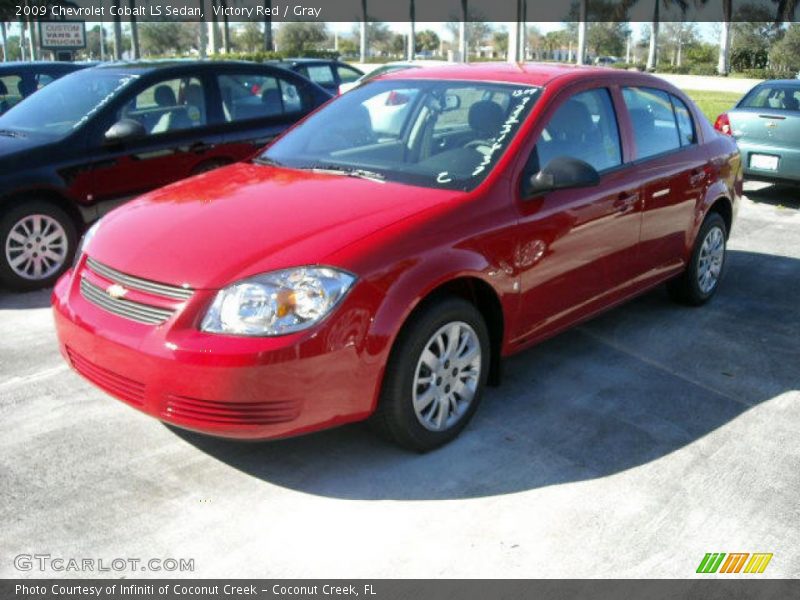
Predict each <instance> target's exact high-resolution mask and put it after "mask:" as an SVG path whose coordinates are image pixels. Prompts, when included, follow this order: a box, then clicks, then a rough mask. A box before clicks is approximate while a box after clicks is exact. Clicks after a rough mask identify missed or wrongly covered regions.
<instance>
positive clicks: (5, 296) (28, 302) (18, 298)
mask: <svg viewBox="0 0 800 600" xmlns="http://www.w3.org/2000/svg"><path fill="white" fill-rule="evenodd" d="M52 293H53V289H52V288H47V289H44V290H36V291H35V292H12V291H11V290H7V289H4V288H1V287H0V311H2V310H21V309H26V308H46V307H48V306H50V295H51V294H52Z"/></svg>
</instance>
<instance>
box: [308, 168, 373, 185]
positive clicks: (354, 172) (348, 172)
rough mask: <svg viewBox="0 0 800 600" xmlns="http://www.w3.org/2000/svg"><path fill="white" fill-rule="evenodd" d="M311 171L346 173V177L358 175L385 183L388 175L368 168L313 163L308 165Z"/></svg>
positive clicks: (329, 173)
mask: <svg viewBox="0 0 800 600" xmlns="http://www.w3.org/2000/svg"><path fill="white" fill-rule="evenodd" d="M306 168H307V169H308V170H309V171H313V172H314V173H324V174H326V175H344V176H346V177H358V178H359V179H367V180H369V181H375V182H377V183H385V182H386V177H385V176H384V175H382V174H381V173H376V172H375V171H369V170H367V169H358V168H355V167H343V166H341V165H311V166H310V167H306Z"/></svg>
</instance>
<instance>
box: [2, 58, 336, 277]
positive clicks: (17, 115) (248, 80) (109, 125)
mask: <svg viewBox="0 0 800 600" xmlns="http://www.w3.org/2000/svg"><path fill="white" fill-rule="evenodd" d="M329 98H330V94H329V93H328V92H326V91H325V90H323V89H322V88H320V87H319V86H317V85H315V84H313V83H312V82H310V81H308V80H307V79H305V78H303V77H301V76H299V75H296V74H294V73H291V72H288V71H286V70H284V69H280V68H277V67H274V66H269V65H257V64H253V63H238V62H201V61H171V62H149V63H111V64H106V65H102V66H97V67H93V68H90V69H84V70H82V71H78V72H76V73H72V74H70V75H67V76H66V77H63V78H61V79H59V80H58V81H55V82H54V83H52V84H50V85H49V86H47V87H46V88H44V89H42V90H41V91H40V92H38V93H37V94H35V95H34V96H32V97H30V98H29V99H28V100H26V101H25V102H23V103H21V104H19V105H18V106H15V107H14V108H12V109H11V110H10V111H8V112H7V113H6V114H5V115H3V116H2V117H0V282H2V283H4V284H6V285H7V286H9V287H11V288H13V289H17V290H25V289H34V288H38V287H43V286H46V285H48V284H50V283H52V282H54V281H55V279H56V278H57V277H58V276H59V274H61V273H62V272H63V271H64V269H65V268H66V267H67V266H68V265H69V263H70V260H71V257H72V256H73V254H74V252H75V248H76V245H77V241H78V237H79V234H80V232H81V231H82V229H83V228H84V226H85V224H86V223H89V222H91V221H93V220H95V219H96V218H98V217H99V216H101V215H102V214H103V213H104V212H105V211H106V210H107V209H109V208H111V207H113V206H115V205H116V204H118V203H120V202H122V201H125V200H127V199H129V198H131V197H133V196H135V195H138V194H140V193H142V192H145V191H147V190H151V189H153V188H157V187H160V186H163V185H166V184H168V183H172V182H173V181H177V180H179V179H183V178H184V177H188V176H190V175H194V174H198V173H201V172H203V171H208V170H210V169H213V168H215V167H218V166H221V165H224V164H229V163H232V162H235V161H238V160H242V159H245V158H248V157H250V156H251V155H253V153H255V151H256V150H258V149H259V148H261V147H262V146H264V145H265V144H266V143H267V142H269V141H270V140H272V139H273V138H275V137H276V136H277V135H278V134H280V133H282V132H283V131H284V130H285V129H287V128H288V127H289V126H290V125H292V124H294V123H295V122H296V121H297V120H298V119H300V118H301V117H303V116H304V115H306V114H307V113H308V112H310V111H311V110H313V109H315V108H316V107H318V106H320V105H321V104H323V103H324V102H326V101H327V100H328V99H329Z"/></svg>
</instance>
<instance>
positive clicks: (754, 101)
mask: <svg viewBox="0 0 800 600" xmlns="http://www.w3.org/2000/svg"><path fill="white" fill-rule="evenodd" d="M741 107H742V108H771V109H778V110H793V111H798V110H800V85H790V84H785V83H784V84H781V83H774V84H767V85H761V86H759V87H757V88H755V89H754V90H753V91H752V92H750V93H749V94H748V95H747V96H746V97H745V99H744V100H742V104H741Z"/></svg>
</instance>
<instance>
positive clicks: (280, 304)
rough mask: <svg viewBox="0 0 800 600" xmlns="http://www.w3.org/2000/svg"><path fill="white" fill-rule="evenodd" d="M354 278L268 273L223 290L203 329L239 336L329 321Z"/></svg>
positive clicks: (316, 272)
mask: <svg viewBox="0 0 800 600" xmlns="http://www.w3.org/2000/svg"><path fill="white" fill-rule="evenodd" d="M354 281H355V277H354V276H353V275H351V274H350V273H347V272H345V271H339V270H338V269H332V268H330V267H300V268H297V269H285V270H282V271H274V272H272V273H264V274H263V275H257V276H256V277H251V278H250V279H244V280H242V281H239V282H237V283H234V284H232V285H229V286H228V287H226V288H224V289H222V290H220V291H219V292H218V293H217V296H216V298H214V303H213V304H212V305H211V308H209V309H208V312H207V313H206V316H205V317H204V318H203V323H202V325H201V329H202V330H203V331H208V332H211V333H231V334H237V335H261V336H270V335H284V334H287V333H294V332H296V331H302V330H303V329H307V328H309V327H311V326H312V325H314V324H315V323H317V322H318V321H320V320H322V319H323V318H325V316H326V315H327V314H329V313H330V312H331V311H332V310H333V308H334V307H335V306H336V305H337V304H338V303H339V301H340V300H341V299H342V298H344V296H345V294H346V293H347V291H348V290H349V289H350V287H351V286H352V285H353V282H354Z"/></svg>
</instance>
